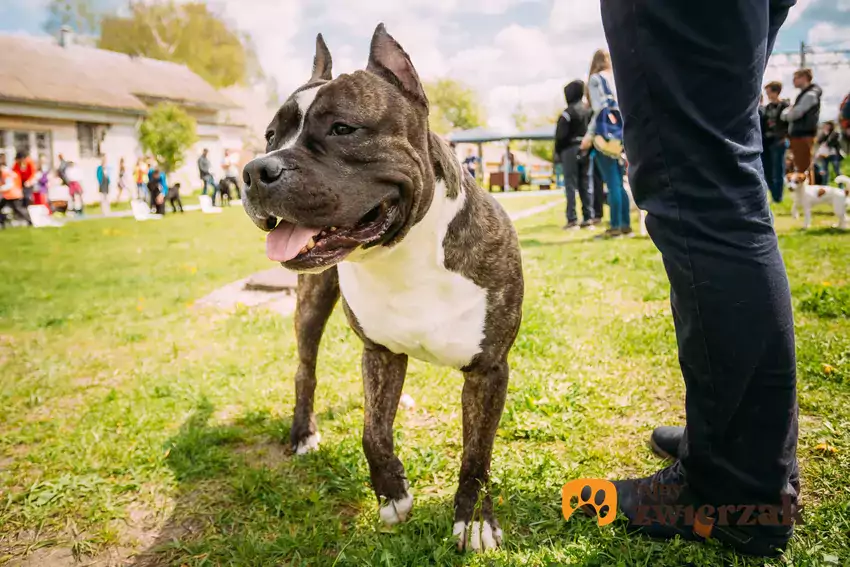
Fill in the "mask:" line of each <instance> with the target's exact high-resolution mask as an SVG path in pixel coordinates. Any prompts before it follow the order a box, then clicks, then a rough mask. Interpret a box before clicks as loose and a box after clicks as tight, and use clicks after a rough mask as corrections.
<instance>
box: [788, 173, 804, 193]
mask: <svg viewBox="0 0 850 567" xmlns="http://www.w3.org/2000/svg"><path fill="white" fill-rule="evenodd" d="M808 182H809V178H808V176H806V174H805V173H797V172H796V171H791V172H789V173H787V174H786V175H785V185H786V186H787V187H788V190H789V191H796V190H797V189H799V188H801V187H805V186H806V185H807V184H808Z"/></svg>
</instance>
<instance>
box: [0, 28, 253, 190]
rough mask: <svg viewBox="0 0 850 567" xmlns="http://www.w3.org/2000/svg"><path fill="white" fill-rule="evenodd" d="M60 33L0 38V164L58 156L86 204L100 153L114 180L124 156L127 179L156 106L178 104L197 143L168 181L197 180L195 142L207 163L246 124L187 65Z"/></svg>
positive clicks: (217, 158)
mask: <svg viewBox="0 0 850 567" xmlns="http://www.w3.org/2000/svg"><path fill="white" fill-rule="evenodd" d="M68 39H69V37H68V36H64V38H63V39H62V40H60V41H59V42H56V41H55V40H53V39H52V38H40V37H30V36H22V35H0V53H2V56H1V57H0V152H3V153H5V154H6V156H7V159H9V163H11V160H12V159H14V155H15V153H16V152H17V151H20V150H23V151H26V152H28V153H29V154H30V155H31V156H33V158H37V157H38V156H39V155H40V154H43V155H45V156H47V158H48V160H49V161H50V163H52V164H53V166H54V167H56V166H57V165H58V156H59V154H62V155H63V157H64V158H65V159H66V160H68V161H73V162H75V163H76V164H77V165H79V166H80V169H81V173H82V177H83V182H82V185H83V189H84V195H85V199H86V200H87V201H94V200H96V199H97V197H98V187H97V177H96V170H97V166H98V165H99V164H100V160H101V157H100V156H102V155H106V156H107V159H108V162H109V165H110V166H111V167H112V170H113V183H114V182H115V181H116V180H115V179H114V177H115V175H117V170H118V161H119V159H120V158H122V157H123V158H124V160H125V163H126V166H127V170H128V174H127V184H128V186H130V185H131V184H132V179H131V174H132V170H133V166H134V165H135V163H136V159H137V158H138V157H140V156H142V153H143V152H142V148H141V147H140V144H139V142H138V127H139V124H140V123H141V121H142V119H143V118H144V116H145V115H146V113H147V109H148V108H149V107H150V106H152V105H155V104H157V103H159V102H172V103H175V104H178V105H180V106H181V107H183V108H184V109H185V110H186V111H187V112H188V113H189V114H190V115H191V116H193V117H194V118H195V120H196V121H197V124H198V132H197V133H198V138H199V141H198V143H197V144H196V145H195V147H193V148H192V149H191V150H190V151H189V152H188V153H187V155H186V156H185V160H184V162H183V163H184V165H183V167H182V168H181V169H180V170H179V171H178V172H176V173H175V174H173V175H172V179H171V180H172V181H176V180H180V181H181V182H182V184H183V186H184V187H197V186H199V185H200V180H199V178H198V172H197V167H196V165H195V162H196V160H197V158H198V156H199V155H200V153H201V151H202V149H203V148H208V149H209V150H210V160H211V161H212V163H213V165H214V167H215V166H218V165H219V164H220V163H221V161H222V158H223V154H224V150H225V149H229V150H231V151H235V152H241V150H242V145H243V140H244V138H245V135H246V128H245V126H244V125H242V124H238V123H235V122H236V120H235V119H234V118H233V117H236V116H238V115H239V112H238V110H239V108H238V107H237V105H235V104H234V103H233V102H232V101H231V100H230V99H229V98H227V97H226V96H224V95H223V94H221V93H220V92H218V91H216V90H215V89H214V88H213V87H212V86H210V85H209V84H208V83H206V82H205V81H204V80H203V79H201V78H200V77H199V76H198V75H196V74H195V73H193V72H192V71H190V70H189V69H188V68H187V67H185V66H183V65H177V64H175V63H168V62H164V61H155V60H152V59H146V58H141V57H130V56H128V55H124V54H120V53H114V52H111V51H104V50H101V49H94V48H91V47H84V46H81V45H73V43H72V42H70V41H69V40H68ZM216 173H217V174H218V175H220V171H219V172H216ZM113 191H114V189H113Z"/></svg>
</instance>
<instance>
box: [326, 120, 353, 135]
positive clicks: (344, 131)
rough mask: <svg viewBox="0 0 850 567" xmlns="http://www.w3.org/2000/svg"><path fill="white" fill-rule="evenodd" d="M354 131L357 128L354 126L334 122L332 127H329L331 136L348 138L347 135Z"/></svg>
mask: <svg viewBox="0 0 850 567" xmlns="http://www.w3.org/2000/svg"><path fill="white" fill-rule="evenodd" d="M355 130H357V128H355V127H354V126H349V125H348V124H343V123H342V122H334V124H333V126H331V136H348V135H349V134H353V133H354V131H355Z"/></svg>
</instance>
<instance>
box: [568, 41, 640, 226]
mask: <svg viewBox="0 0 850 567" xmlns="http://www.w3.org/2000/svg"><path fill="white" fill-rule="evenodd" d="M564 99H565V100H566V103H567V107H566V109H565V110H564V112H563V113H562V114H561V116H560V117H559V118H558V124H557V126H556V128H555V156H556V159H558V160H559V161H560V163H561V167H562V171H563V174H564V190H565V191H566V195H567V224H566V225H565V226H564V228H565V229H575V228H593V227H594V226H596V225H597V224H599V223H600V222H601V221H602V207H603V205H604V203H605V201H606V196H605V193H604V189H603V184H604V186H605V187H607V189H608V194H607V203H608V209H609V214H610V225H609V227H608V229H607V230H606V231H605V232H604V233H603V234H602V235H601V237H602V238H616V237H620V236H631V235H632V234H634V231H633V229H632V226H631V218H630V215H629V212H630V207H631V202H630V198H629V195H628V194H627V193H626V187H625V183H624V181H623V177H624V176H625V174H626V167H627V162H626V159H625V157H624V152H623V128H622V116H621V115H620V110H619V105H618V103H617V89H616V85H615V83H614V75H613V73H612V71H611V58H610V56H609V54H608V52H606V51H604V50H599V51H597V52H596V53H594V55H593V59H592V60H591V64H590V71H589V72H588V80H587V83H586V84H585V82H584V81H582V80H579V79H576V80H574V81H572V82H570V83H569V84H568V85H567V86H566V87H564ZM576 194H578V198H579V200H580V201H581V216H582V219H581V223H579V220H578V214H577V211H576Z"/></svg>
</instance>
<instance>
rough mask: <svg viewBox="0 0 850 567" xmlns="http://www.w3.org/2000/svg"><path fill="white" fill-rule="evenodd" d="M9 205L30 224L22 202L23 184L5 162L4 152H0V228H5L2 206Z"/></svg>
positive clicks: (28, 215)
mask: <svg viewBox="0 0 850 567" xmlns="http://www.w3.org/2000/svg"><path fill="white" fill-rule="evenodd" d="M6 206H9V207H11V208H12V210H13V211H14V212H15V213H17V214H18V216H20V217H21V218H22V219H24V220H25V221H26V223H27V224H28V225H30V226H32V219H31V218H30V214H29V212H28V211H27V207H26V205H25V204H24V186H23V183H22V182H21V177H20V176H19V175H18V173H17V172H16V171H15V170H14V169H12V168H10V167H9V166H8V165H7V164H6V154H0V228H6V217H5V215H3V213H2V211H3V208H4V207H6Z"/></svg>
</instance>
